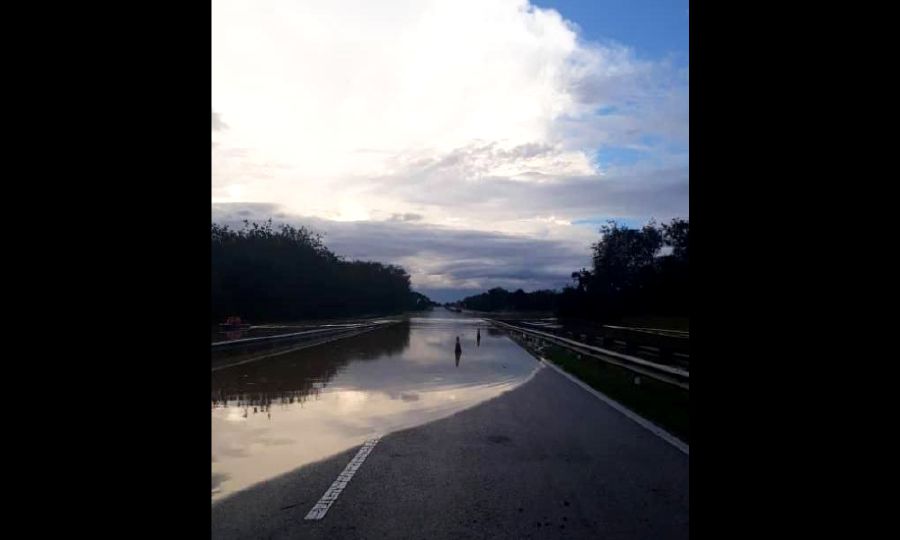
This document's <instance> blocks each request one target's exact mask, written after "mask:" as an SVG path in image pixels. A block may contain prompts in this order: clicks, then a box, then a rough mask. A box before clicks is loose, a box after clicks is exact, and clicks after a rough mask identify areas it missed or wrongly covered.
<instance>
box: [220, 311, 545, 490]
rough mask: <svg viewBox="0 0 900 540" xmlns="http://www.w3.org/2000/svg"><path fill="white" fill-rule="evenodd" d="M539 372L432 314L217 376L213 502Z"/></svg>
mask: <svg viewBox="0 0 900 540" xmlns="http://www.w3.org/2000/svg"><path fill="white" fill-rule="evenodd" d="M480 330H485V331H484V332H480ZM479 333H480V334H481V335H480V337H481V339H480V342H479V343H477V344H476V336H477V335H478V334H479ZM457 336H459V342H460V349H461V350H460V354H458V355H457V354H456V350H455V348H456V337H457ZM476 345H477V346H476ZM539 365H540V364H539V363H538V362H537V361H536V360H535V359H534V358H533V357H531V356H530V355H529V354H528V353H526V352H525V351H524V350H523V349H521V348H520V347H519V346H518V345H516V344H515V343H513V342H512V341H511V340H510V339H509V338H507V337H506V336H505V335H503V334H502V333H500V332H497V331H494V330H489V329H488V325H487V324H486V323H485V322H484V321H483V320H481V319H471V318H465V317H462V316H459V315H456V314H454V313H450V312H447V311H443V310H438V311H435V312H433V313H429V314H428V315H426V316H424V317H413V318H411V319H409V321H407V322H403V323H400V324H396V325H392V326H389V327H387V328H383V329H379V330H375V331H372V332H369V333H366V334H363V335H361V336H357V337H353V338H348V339H345V340H341V341H337V342H334V343H329V344H326V345H321V346H318V347H313V348H310V349H305V350H301V351H296V352H293V353H287V354H284V355H280V356H276V357H272V358H268V359H265V360H260V361H258V362H254V363H250V364H243V365H239V366H235V367H232V368H227V369H222V370H219V371H215V372H213V373H212V500H213V502H216V501H218V500H220V499H222V498H224V497H226V496H227V495H229V494H232V493H234V492H235V491H238V490H241V489H244V488H246V487H249V486H251V485H253V484H256V483H258V482H262V481H265V480H268V479H271V478H274V477H276V476H279V475H281V474H284V473H287V472H290V471H291V470H293V469H295V468H297V467H300V466H303V465H306V464H308V463H311V462H314V461H318V460H321V459H323V458H326V457H328V456H331V455H334V454H337V453H339V452H342V451H344V450H347V449H349V448H352V447H354V446H356V445H359V444H362V443H363V442H364V441H365V440H366V439H368V438H370V437H372V436H373V435H385V434H387V433H390V432H391V431H396V430H399V429H405V428H409V427H413V426H417V425H421V424H424V423H426V422H430V421H433V420H437V419H439V418H443V417H446V416H449V415H451V414H453V413H455V412H458V411H461V410H463V409H466V408H469V407H472V406H474V405H476V404H478V403H481V402H482V401H485V400H487V399H491V398H493V397H496V396H498V395H500V394H501V393H503V392H505V391H508V390H510V389H512V388H515V387H516V386H518V385H519V384H521V383H523V382H524V381H526V380H527V379H528V378H529V377H530V376H531V375H532V374H533V373H534V372H535V371H536V370H537V369H538V367H539Z"/></svg>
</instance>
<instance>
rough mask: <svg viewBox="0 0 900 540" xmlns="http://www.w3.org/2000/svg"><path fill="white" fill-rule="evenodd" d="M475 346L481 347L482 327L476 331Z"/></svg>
mask: <svg viewBox="0 0 900 540" xmlns="http://www.w3.org/2000/svg"><path fill="white" fill-rule="evenodd" d="M475 346H476V347H481V328H479V329H478V330H476V331H475Z"/></svg>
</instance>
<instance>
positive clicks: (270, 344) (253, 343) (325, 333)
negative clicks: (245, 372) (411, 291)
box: [211, 321, 397, 371]
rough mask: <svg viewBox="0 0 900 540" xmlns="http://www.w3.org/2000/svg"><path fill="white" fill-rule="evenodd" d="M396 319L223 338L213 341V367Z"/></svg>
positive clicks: (266, 355) (305, 345)
mask: <svg viewBox="0 0 900 540" xmlns="http://www.w3.org/2000/svg"><path fill="white" fill-rule="evenodd" d="M396 322H397V321H390V322H377V323H371V324H348V325H345V326H342V327H334V326H332V327H329V328H322V329H314V330H306V331H303V332H292V333H290V334H279V335H275V336H260V337H255V338H245V339H235V340H231V341H220V342H217V343H213V344H212V345H211V354H212V358H211V360H212V362H213V364H214V365H213V367H212V370H213V371H217V370H220V369H225V368H228V367H233V366H236V365H241V364H246V363H249V362H255V361H257V360H262V359H264V358H270V357H272V356H279V355H283V354H287V353H290V352H294V351H297V350H300V349H304V348H308V347H313V346H316V345H321V344H323V343H328V342H330V341H335V340H338V339H343V338H346V337H353V336H357V335H359V334H363V333H366V332H369V331H372V330H375V329H377V328H382V327H384V326H387V325H390V324H395V323H396Z"/></svg>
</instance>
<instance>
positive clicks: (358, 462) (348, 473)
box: [304, 437, 379, 519]
mask: <svg viewBox="0 0 900 540" xmlns="http://www.w3.org/2000/svg"><path fill="white" fill-rule="evenodd" d="M378 440H379V437H375V438H372V439H369V440H368V441H366V442H365V444H363V445H362V448H360V449H359V452H357V453H356V456H355V457H354V458H353V459H352V460H350V463H348V464H347V466H346V467H345V468H344V472H342V473H341V474H339V475H338V477H337V480H335V481H334V482H333V483H332V484H331V487H329V488H328V491H326V492H325V494H324V495H322V498H321V499H319V502H317V503H316V505H315V506H313V507H312V510H310V511H309V513H308V514H306V518H304V519H322V518H323V517H325V514H326V513H327V512H328V509H329V508H331V505H332V504H334V501H336V500H337V498H338V496H340V494H341V492H342V491H343V490H344V488H345V487H347V484H349V483H350V480H351V479H352V478H353V475H354V474H356V471H358V470H359V468H360V467H361V466H362V464H363V462H364V461H365V460H366V458H367V457H369V454H370V453H371V452H372V449H373V448H375V445H376V444H378Z"/></svg>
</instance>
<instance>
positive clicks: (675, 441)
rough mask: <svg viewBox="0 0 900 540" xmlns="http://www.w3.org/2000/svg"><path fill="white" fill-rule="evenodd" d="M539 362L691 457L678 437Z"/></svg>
mask: <svg viewBox="0 0 900 540" xmlns="http://www.w3.org/2000/svg"><path fill="white" fill-rule="evenodd" d="M541 361H543V362H545V363H546V364H547V365H548V366H550V367H552V368H553V369H555V370H556V372H557V373H559V374H560V375H562V376H563V377H565V378H567V379H569V380H570V381H572V382H573V383H575V384H577V385H578V386H580V387H582V388H584V389H585V390H587V391H588V392H590V393H591V394H593V395H594V397H596V398H597V399H599V400H600V401H603V402H604V403H606V404H607V405H609V406H610V407H612V408H613V409H615V410H617V411H619V412H620V413H622V414H624V415H625V416H627V417H628V418H630V419H632V420H634V422H635V423H637V424H638V425H639V426H641V427H643V428H644V429H646V430H647V431H649V432H650V433H653V434H654V435H656V436H657V437H659V438H660V439H662V440H664V441H666V442H667V443H669V444H671V445H672V446H674V447H675V448H677V449H679V450H681V451H682V452H684V453H685V454H687V455H691V447H690V446H689V445H687V444H685V442H684V441H682V440H681V439H679V438H678V437H676V436H674V435H672V434H671V433H669V432H668V431H666V430H664V429H662V428H661V427H659V426H657V425H656V424H654V423H653V422H651V421H649V420H647V419H646V418H644V417H642V416H640V415H639V414H637V413H636V412H634V411H632V410H631V409H629V408H627V407H625V406H624V405H622V404H621V403H618V402H616V401H614V400H612V399H611V398H609V397H607V396H605V395H604V394H602V393H600V392H598V391H597V390H595V389H594V388H591V387H590V386H588V384H587V383H585V382H584V381H582V380H580V379H579V378H577V377H575V376H574V375H572V374H571V373H569V372H567V371H565V370H563V369H562V368H561V367H559V366H557V365H556V364H554V363H553V362H551V361H550V360H548V359H546V358H543V357H542V358H541Z"/></svg>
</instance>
